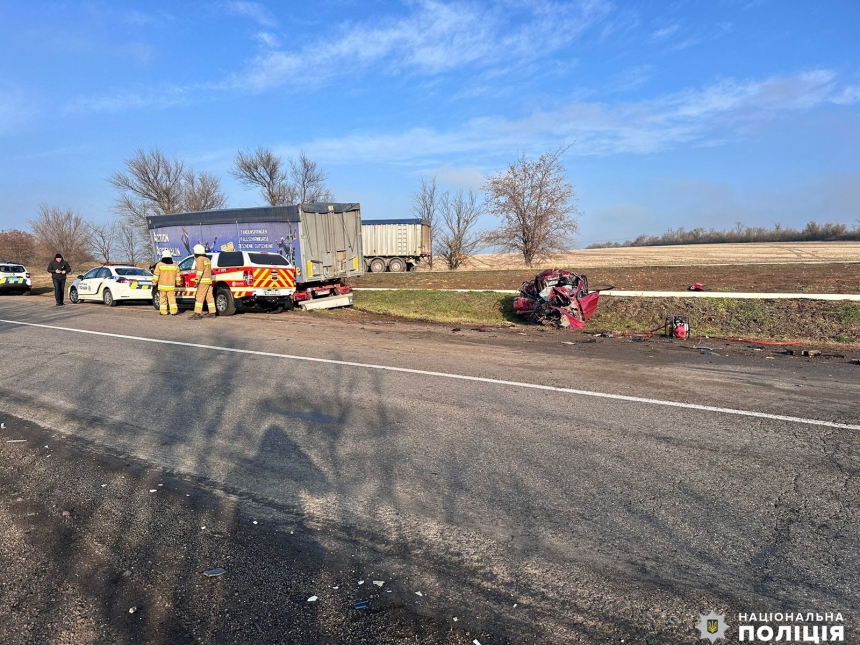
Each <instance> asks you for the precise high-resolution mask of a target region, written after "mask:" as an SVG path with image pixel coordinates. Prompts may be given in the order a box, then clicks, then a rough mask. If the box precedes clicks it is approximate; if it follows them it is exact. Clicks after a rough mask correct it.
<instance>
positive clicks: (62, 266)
mask: <svg viewBox="0 0 860 645" xmlns="http://www.w3.org/2000/svg"><path fill="white" fill-rule="evenodd" d="M57 269H59V270H60V271H65V273H55V271H57ZM71 272H72V267H71V265H70V264H69V263H68V262H66V261H65V260H60V261H59V262H57V260H56V258H55V259H53V260H51V263H50V264H49V265H48V273H50V274H51V277H52V278H54V280H65V279H66V276H67V275H68V274H69V273H71Z"/></svg>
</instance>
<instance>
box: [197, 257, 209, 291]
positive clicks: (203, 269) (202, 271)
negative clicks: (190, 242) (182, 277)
mask: <svg viewBox="0 0 860 645" xmlns="http://www.w3.org/2000/svg"><path fill="white" fill-rule="evenodd" d="M194 268H195V269H196V270H197V284H212V260H210V259H209V258H207V257H206V256H205V255H198V256H197V257H195V258H194Z"/></svg>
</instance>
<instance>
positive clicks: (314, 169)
mask: <svg viewBox="0 0 860 645" xmlns="http://www.w3.org/2000/svg"><path fill="white" fill-rule="evenodd" d="M327 179H328V174H327V173H326V172H325V171H323V169H322V168H320V167H319V165H318V164H317V162H316V161H313V160H311V159H310V158H309V157H308V156H307V155H306V154H305V151H304V150H301V151H299V158H298V159H290V183H291V184H292V185H293V187H294V188H295V192H296V197H297V199H298V203H299V204H316V203H319V202H333V201H334V195H333V194H332V192H331V191H330V190H329V189H328V188H327V187H326V185H325V182H326V180H327Z"/></svg>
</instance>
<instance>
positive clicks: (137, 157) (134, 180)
mask: <svg viewBox="0 0 860 645" xmlns="http://www.w3.org/2000/svg"><path fill="white" fill-rule="evenodd" d="M125 166H126V170H125V172H115V173H114V174H113V175H111V177H110V178H109V179H108V181H109V182H110V183H111V185H113V186H114V188H116V189H118V190H119V191H120V192H121V193H122V194H123V195H124V196H127V197H129V198H131V199H134V200H137V201H142V202H144V203H146V204H148V205H149V206H150V207H151V208H152V209H153V210H154V211H155V213H156V214H157V215H170V214H171V213H178V212H180V211H181V210H182V204H183V200H184V194H183V193H184V188H183V183H182V182H183V178H184V176H185V162H184V161H182V160H181V159H178V158H175V159H173V160H172V161H171V160H170V159H168V158H167V157H166V156H165V155H164V154H163V153H162V152H161V151H160V150H159V149H158V148H153V149H152V150H150V151H149V152H144V151H143V150H138V151H137V152H136V153H135V154H134V156H133V157H132V158H131V159H126V161H125Z"/></svg>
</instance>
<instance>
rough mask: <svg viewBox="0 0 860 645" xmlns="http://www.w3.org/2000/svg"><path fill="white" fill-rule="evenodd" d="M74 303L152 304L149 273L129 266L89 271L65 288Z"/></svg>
mask: <svg viewBox="0 0 860 645" xmlns="http://www.w3.org/2000/svg"><path fill="white" fill-rule="evenodd" d="M69 300H71V301H72V302H74V303H78V302H83V301H85V300H95V301H98V302H103V303H105V304H106V305H107V306H108V307H113V306H115V305H116V304H118V303H119V302H120V301H123V300H141V301H147V302H148V301H150V300H152V273H150V272H149V271H147V270H146V269H141V268H140V267H136V266H133V265H131V264H114V265H105V266H100V267H96V268H95V269H90V270H89V271H87V272H86V273H85V274H84V275H79V276H78V279H77V280H75V281H74V282H73V283H72V284H71V286H70V287H69Z"/></svg>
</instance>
